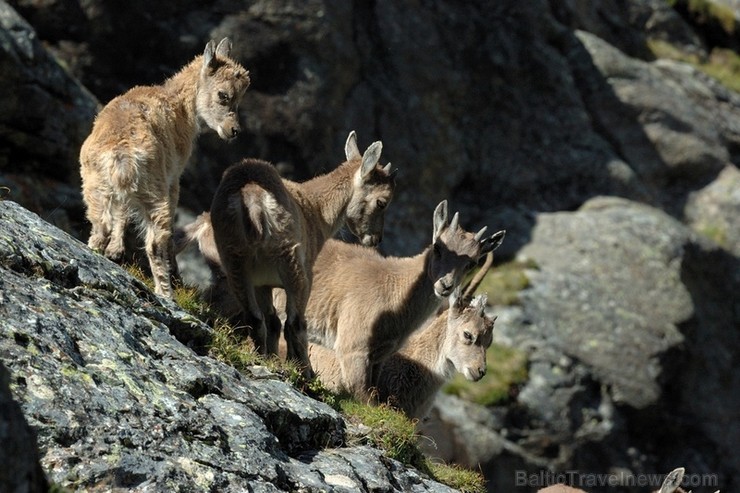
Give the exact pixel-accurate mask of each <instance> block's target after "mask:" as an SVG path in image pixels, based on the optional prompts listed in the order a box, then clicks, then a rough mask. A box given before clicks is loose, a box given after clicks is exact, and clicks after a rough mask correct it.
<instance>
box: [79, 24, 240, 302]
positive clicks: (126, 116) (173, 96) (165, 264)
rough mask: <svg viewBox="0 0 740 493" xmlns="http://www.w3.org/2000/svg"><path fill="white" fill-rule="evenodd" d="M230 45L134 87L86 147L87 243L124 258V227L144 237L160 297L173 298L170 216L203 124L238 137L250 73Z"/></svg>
mask: <svg viewBox="0 0 740 493" xmlns="http://www.w3.org/2000/svg"><path fill="white" fill-rule="evenodd" d="M230 50H231V42H230V41H229V40H228V39H227V38H224V39H223V40H222V41H221V42H220V43H219V44H218V46H217V47H216V45H215V43H214V42H213V41H210V42H209V43H208V44H207V45H206V48H205V51H204V53H203V55H201V56H198V57H196V58H195V59H194V60H193V61H192V62H191V63H190V64H188V65H187V66H185V67H184V68H183V69H182V70H181V71H180V72H179V73H177V74H176V75H174V76H173V77H172V78H170V79H168V80H167V81H165V83H164V84H163V85H160V86H148V87H134V88H133V89H131V90H129V91H128V92H126V93H125V94H123V95H121V96H118V97H116V98H114V99H113V100H112V101H111V102H110V103H108V104H107V105H106V106H105V107H104V108H103V109H102V111H101V112H100V113H99V114H98V116H97V118H96V119H95V123H94V125H93V129H92V132H91V133H90V135H89V136H88V138H87V139H86V140H85V142H84V143H83V145H82V148H81V150H80V165H81V174H82V194H83V198H84V200H85V204H86V206H87V218H88V220H89V221H90V222H91V223H92V232H91V234H90V239H89V240H88V245H89V246H90V247H91V248H93V249H95V250H98V251H100V252H102V253H104V254H105V256H106V257H108V258H111V259H113V260H116V261H119V260H121V258H122V257H123V254H124V232H125V228H126V222H127V220H128V219H129V217H130V216H132V215H133V216H134V217H135V218H136V219H137V220H138V223H139V226H140V228H139V230H140V231H142V232H144V234H145V246H146V254H147V257H148V259H149V265H150V268H151V271H152V276H153V277H154V285H155V290H156V292H157V294H160V295H163V296H168V297H170V296H172V286H171V276H172V275H173V274H176V272H177V264H176V263H175V256H174V249H173V245H172V219H173V216H174V214H175V209H176V207H177V201H178V198H179V193H180V176H181V175H182V172H183V170H184V168H185V166H186V164H187V162H188V159H189V157H190V154H191V152H192V148H193V141H194V140H195V137H196V136H197V134H198V132H199V130H200V128H201V122H204V123H205V124H206V125H207V126H208V127H210V128H212V129H214V130H215V131H216V132H218V135H219V136H220V137H221V138H222V139H224V140H230V139H232V138H234V137H236V135H237V134H238V133H239V120H238V105H239V102H240V101H241V99H242V96H243V95H244V92H245V91H246V89H247V87H248V86H249V72H247V71H246V70H245V69H244V68H243V67H242V66H241V65H239V64H238V63H237V62H235V61H234V60H232V59H231V58H229V53H230Z"/></svg>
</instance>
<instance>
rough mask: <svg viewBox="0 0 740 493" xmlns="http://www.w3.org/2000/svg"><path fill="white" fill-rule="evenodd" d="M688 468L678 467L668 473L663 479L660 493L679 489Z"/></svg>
mask: <svg viewBox="0 0 740 493" xmlns="http://www.w3.org/2000/svg"><path fill="white" fill-rule="evenodd" d="M684 472H686V470H685V469H684V468H683V467H679V468H676V469H674V470H672V471H671V472H669V473H668V475H667V476H666V477H665V479H664V480H663V484H662V485H661V486H660V491H659V493H673V492H674V491H677V490H678V487H679V486H681V481H683V475H684Z"/></svg>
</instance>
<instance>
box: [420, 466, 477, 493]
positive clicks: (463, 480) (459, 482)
mask: <svg viewBox="0 0 740 493" xmlns="http://www.w3.org/2000/svg"><path fill="white" fill-rule="evenodd" d="M429 468H430V469H431V470H432V476H433V477H434V478H435V479H436V480H437V481H439V482H440V483H444V484H446V485H447V486H450V487H452V488H455V489H456V490H458V491H461V492H463V493H483V492H485V491H486V481H485V479H483V476H482V475H481V473H480V472H478V471H473V470H471V469H465V468H464V467H460V466H457V465H454V464H453V465H450V464H440V463H434V462H429Z"/></svg>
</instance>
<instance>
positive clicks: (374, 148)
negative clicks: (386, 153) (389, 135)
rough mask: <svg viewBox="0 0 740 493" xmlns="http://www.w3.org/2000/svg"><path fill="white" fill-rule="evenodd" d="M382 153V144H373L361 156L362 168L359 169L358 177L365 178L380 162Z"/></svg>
mask: <svg viewBox="0 0 740 493" xmlns="http://www.w3.org/2000/svg"><path fill="white" fill-rule="evenodd" d="M382 151H383V143H382V142H380V141H378V142H373V143H372V144H370V147H368V148H367V150H366V151H365V154H363V155H362V167H361V168H360V177H362V178H365V177H366V176H367V175H369V174H370V172H371V171H372V170H374V169H375V165H376V164H378V161H380V153H381V152H382Z"/></svg>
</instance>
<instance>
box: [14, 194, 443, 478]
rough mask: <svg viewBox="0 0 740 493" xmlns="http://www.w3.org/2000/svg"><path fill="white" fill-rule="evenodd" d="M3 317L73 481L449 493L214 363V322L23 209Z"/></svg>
mask: <svg viewBox="0 0 740 493" xmlns="http://www.w3.org/2000/svg"><path fill="white" fill-rule="evenodd" d="M0 320H2V324H1V325H0V326H1V329H0V362H1V363H2V365H4V366H5V367H6V368H7V370H8V372H9V374H10V375H9V377H10V389H11V391H12V395H13V397H14V398H15V399H16V400H17V401H18V403H19V404H20V408H21V409H22V412H23V416H24V417H25V419H26V421H27V422H28V424H30V425H31V427H32V428H34V429H35V430H36V433H37V435H38V447H39V455H40V463H41V466H42V467H43V469H44V471H46V474H47V475H48V477H49V479H50V480H51V481H53V482H55V483H58V484H60V485H62V486H65V487H68V488H70V489H88V490H89V489H96V490H97V489H98V488H99V489H100V491H124V490H125V491H137V492H138V491H141V492H144V491H146V492H150V491H188V492H197V491H222V492H229V491H440V492H442V491H449V489H448V488H447V487H445V486H442V485H440V484H438V483H436V482H433V481H431V480H429V479H428V478H426V477H423V476H422V475H420V474H419V473H418V472H416V471H414V470H409V469H407V468H406V467H404V466H403V465H401V464H400V463H397V462H396V461H393V460H391V459H388V458H386V457H384V456H383V455H382V454H381V452H380V451H378V450H375V449H373V448H370V447H367V446H356V447H344V446H343V445H344V443H345V441H346V439H347V436H346V425H345V422H344V420H343V418H342V417H341V416H340V415H339V414H337V413H336V412H335V411H334V410H332V409H331V408H330V407H329V406H327V405H325V404H323V403H321V402H318V401H315V400H313V399H310V398H308V397H305V396H304V395H302V394H300V393H299V392H298V391H297V390H295V389H294V388H293V387H292V386H290V385H289V384H287V383H285V382H282V381H280V380H278V379H277V377H274V376H272V375H270V374H269V373H267V372H265V371H257V369H255V372H254V375H253V376H245V375H244V374H241V373H239V372H237V371H236V370H235V369H233V368H231V367H229V366H227V365H225V364H223V363H221V362H219V361H216V360H214V359H212V358H210V357H208V356H206V355H205V351H204V347H205V346H206V344H207V341H208V336H209V333H210V328H209V327H208V326H206V325H204V324H202V323H200V322H199V321H198V320H196V319H194V318H193V317H192V316H190V315H189V314H187V313H185V312H183V311H182V310H180V309H179V308H177V307H176V306H175V305H174V304H172V303H170V302H168V301H165V300H161V299H159V298H157V297H156V296H154V295H152V294H151V293H150V292H149V291H148V290H147V289H146V288H145V287H144V286H143V285H142V284H141V283H140V282H139V281H137V280H135V279H133V278H131V277H130V276H129V275H128V274H127V273H126V272H125V271H124V270H122V269H121V268H120V267H118V266H117V265H115V264H113V263H111V262H109V261H108V260H106V259H104V258H103V257H101V256H99V255H96V254H94V253H93V252H91V251H90V250H89V249H88V248H87V247H86V246H85V245H83V244H82V243H80V242H78V241H77V240H75V239H73V238H72V237H71V236H69V235H67V234H66V233H64V232H62V231H60V230H58V229H56V228H55V227H53V226H51V225H50V224H48V223H47V222H45V221H44V220H42V219H40V218H39V217H38V216H36V215H35V214H33V213H31V212H29V211H27V210H25V209H24V208H22V207H20V206H19V205H17V204H15V203H14V202H10V201H2V202H0ZM3 398H4V399H9V396H8V395H7V391H6V392H5V393H4V395H3ZM27 442H28V439H26V445H28V444H27ZM4 443H5V442H4ZM0 490H2V491H11V490H7V489H5V485H4V484H0Z"/></svg>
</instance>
